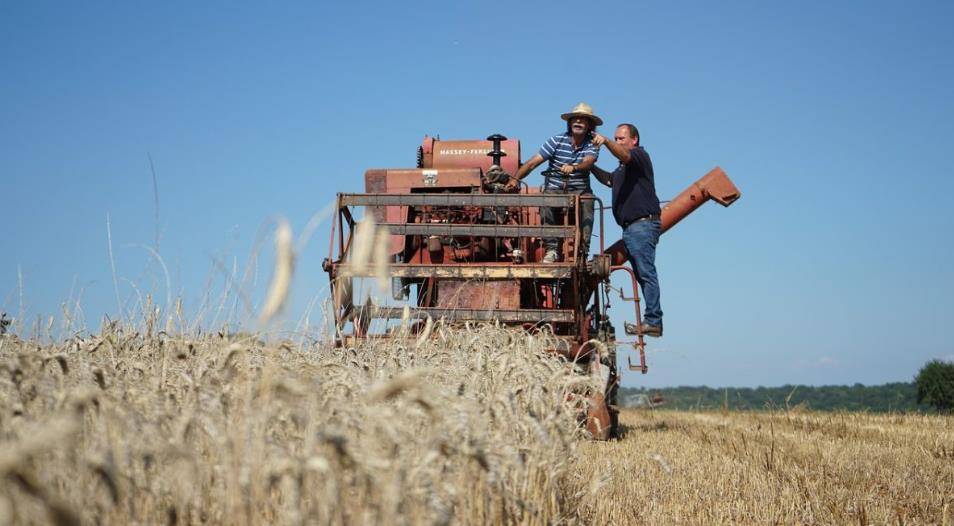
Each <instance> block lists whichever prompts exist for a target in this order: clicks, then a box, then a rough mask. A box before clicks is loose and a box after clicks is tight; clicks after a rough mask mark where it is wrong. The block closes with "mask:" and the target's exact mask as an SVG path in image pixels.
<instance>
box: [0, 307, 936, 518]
mask: <svg viewBox="0 0 954 526" xmlns="http://www.w3.org/2000/svg"><path fill="white" fill-rule="evenodd" d="M408 342H409V343H404V344H400V345H399V344H385V343H383V342H381V341H377V342H375V341H372V342H368V343H367V344H365V345H363V346H361V347H358V348H353V349H333V348H330V347H328V346H327V345H325V344H321V343H319V342H311V343H308V342H306V341H301V342H295V343H291V342H289V343H271V344H265V343H263V342H261V341H259V339H258V338H257V337H255V336H250V335H244V336H243V335H233V336H229V335H217V334H212V335H207V336H202V337H196V338H192V339H185V338H182V337H169V336H166V335H164V334H152V333H151V331H150V330H148V329H141V330H139V331H138V332H137V331H133V330H123V329H122V328H121V327H120V326H119V325H117V324H113V325H107V327H106V329H105V330H103V331H102V332H101V333H100V334H98V335H96V336H91V337H83V338H73V339H70V340H67V341H65V342H62V343H58V344H52V343H44V344H40V343H37V342H35V341H24V340H21V339H19V338H17V337H16V336H13V335H9V334H8V335H5V336H0V524H46V523H56V524H133V523H138V524H203V523H204V524H402V523H403V524H499V523H505V524H512V523H520V524H719V523H736V524H738V523H741V524H889V523H890V524H951V523H952V522H951V521H952V515H954V511H952V510H951V507H954V506H952V503H954V419H952V418H950V417H937V416H923V415H868V414H847V413H833V414H827V413H810V412H800V411H797V410H792V411H785V412H775V413H733V412H730V413H727V414H722V413H718V412H715V413H682V412H665V411H651V410H644V411H624V412H623V414H622V422H623V424H624V435H623V437H622V438H621V439H619V440H613V441H609V442H593V441H589V440H587V439H586V438H585V436H584V433H583V432H582V431H581V430H580V429H579V428H578V422H577V419H576V414H577V413H576V410H577V407H576V405H577V404H579V399H578V398H575V397H573V396H569V395H570V393H574V392H580V390H581V389H583V390H585V389H586V388H587V385H586V382H587V380H586V379H585V377H581V376H579V375H578V374H576V373H574V371H573V370H572V365H571V364H567V363H564V362H560V361H557V360H555V359H553V358H551V357H550V356H549V355H546V354H545V353H544V352H543V349H544V348H546V347H547V342H546V341H545V337H543V336H528V335H526V334H523V333H518V332H513V331H509V330H505V329H502V328H497V327H493V326H481V327H470V328H457V329H450V328H447V327H444V326H442V325H440V324H433V326H430V327H429V328H428V329H427V331H426V333H425V334H424V335H422V337H421V338H419V340H418V341H414V340H408Z"/></svg>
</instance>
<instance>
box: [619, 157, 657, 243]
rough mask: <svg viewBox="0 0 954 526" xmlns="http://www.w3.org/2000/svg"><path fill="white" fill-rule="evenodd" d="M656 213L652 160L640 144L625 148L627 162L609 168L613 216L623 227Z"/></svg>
mask: <svg viewBox="0 0 954 526" xmlns="http://www.w3.org/2000/svg"><path fill="white" fill-rule="evenodd" d="M658 213H659V198H658V197H656V183H655V181H654V179H653V162H652V161H651V160H650V159H649V154H648V153H646V150H644V149H643V147H642V146H637V147H635V148H633V149H632V150H630V151H629V162H628V163H626V164H623V163H620V165H619V168H617V169H616V170H615V171H613V217H615V218H616V223H618V224H619V226H623V225H625V224H626V223H630V222H632V221H633V220H634V219H638V218H640V217H643V216H648V215H651V214H658Z"/></svg>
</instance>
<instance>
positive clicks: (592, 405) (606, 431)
mask: <svg viewBox="0 0 954 526" xmlns="http://www.w3.org/2000/svg"><path fill="white" fill-rule="evenodd" d="M586 402H587V410H586V430H587V431H588V432H589V434H590V437H591V438H593V439H594V440H608V439H610V438H611V437H612V436H613V435H615V425H614V422H613V420H614V419H613V417H612V415H611V412H610V409H609V406H607V405H606V397H604V396H603V394H602V393H597V394H594V395H593V396H591V397H589V398H588V399H587V401H586Z"/></svg>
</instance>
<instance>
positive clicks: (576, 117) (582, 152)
mask: <svg viewBox="0 0 954 526" xmlns="http://www.w3.org/2000/svg"><path fill="white" fill-rule="evenodd" d="M560 117H561V118H562V119H563V120H565V121H566V122H567V124H566V133H561V134H558V135H554V136H553V137H550V138H549V139H548V140H547V142H546V143H544V145H543V146H542V147H541V148H540V151H539V152H538V153H537V154H536V155H534V156H533V157H531V158H530V160H529V161H527V162H526V163H525V164H523V165H521V166H520V168H519V169H518V170H517V173H516V174H515V175H514V179H513V180H512V183H511V184H512V185H513V186H516V184H517V181H519V180H520V179H523V178H524V177H526V176H527V174H529V173H530V172H532V171H533V170H534V169H535V168H536V167H537V166H540V165H541V164H543V162H544V161H549V165H548V167H547V170H546V172H545V174H546V175H545V178H544V183H543V192H544V193H577V194H581V195H592V194H593V190H592V189H591V188H590V167H592V166H593V163H595V162H596V159H597V157H599V153H600V149H599V147H598V146H596V145H594V144H593V142H592V138H593V130H595V129H596V127H597V126H599V125H601V124H603V119H600V118H599V117H597V116H596V115H595V114H594V113H593V108H591V107H590V106H589V104H586V103H584V102H581V103H579V104H577V105H576V107H574V108H573V109H572V110H571V111H570V112H569V113H564V114H563V115H561V116H560ZM562 213H563V210H562V209H558V208H550V207H541V208H540V221H541V222H542V223H543V224H544V225H554V224H562V222H563V217H562ZM580 230H581V232H580V234H581V244H582V247H579V248H580V254H582V256H583V257H584V258H586V255H587V252H588V251H589V245H590V233H591V232H592V231H593V201H592V200H590V199H587V200H584V201H581V203H580ZM544 246H545V247H546V249H547V250H546V254H545V255H544V256H543V262H544V263H555V262H557V261H559V260H560V252H559V246H560V241H559V240H558V239H545V240H544Z"/></svg>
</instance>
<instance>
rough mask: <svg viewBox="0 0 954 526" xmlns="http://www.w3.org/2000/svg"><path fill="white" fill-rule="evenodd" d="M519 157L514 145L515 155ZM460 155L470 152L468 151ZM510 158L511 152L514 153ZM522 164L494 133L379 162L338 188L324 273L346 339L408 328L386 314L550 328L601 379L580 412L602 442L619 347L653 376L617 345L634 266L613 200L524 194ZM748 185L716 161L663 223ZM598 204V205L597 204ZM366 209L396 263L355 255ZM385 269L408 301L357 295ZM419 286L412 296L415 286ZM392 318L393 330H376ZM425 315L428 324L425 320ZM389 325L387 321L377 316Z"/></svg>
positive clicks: (399, 296) (613, 422) (561, 348)
mask: <svg viewBox="0 0 954 526" xmlns="http://www.w3.org/2000/svg"><path fill="white" fill-rule="evenodd" d="M507 150H509V152H510V153H508V151H507ZM459 152H463V153H462V154H461V153H459ZM508 157H509V158H508ZM518 164H519V142H518V141H514V140H508V139H506V138H505V137H503V136H500V135H494V136H491V137H488V139H487V140H486V141H439V140H438V139H432V138H428V137H425V141H424V144H423V145H422V147H421V148H419V151H418V167H417V168H413V169H392V170H369V171H368V172H366V174H365V186H366V193H340V194H338V196H337V202H336V213H335V215H334V218H333V220H332V233H331V239H330V247H329V257H328V258H327V259H326V260H325V262H324V270H325V271H327V272H328V274H329V279H330V280H331V289H332V297H333V312H334V318H335V327H336V331H337V335H338V339H337V341H338V343H339V344H340V345H348V344H350V343H351V342H352V341H353V340H354V339H359V338H369V337H375V338H390V337H394V336H395V335H397V334H401V335H403V337H407V336H408V334H407V333H408V331H406V330H405V331H396V330H393V329H395V328H396V326H395V327H391V329H392V330H391V331H390V332H389V331H388V330H387V329H388V324H389V322H388V320H395V319H401V320H402V325H401V326H403V327H407V326H408V323H409V322H410V323H411V331H410V332H411V334H412V335H413V333H414V332H416V331H419V330H420V329H421V328H422V327H423V326H424V325H425V323H424V322H423V320H426V319H427V318H431V319H433V320H437V319H443V320H445V321H446V322H449V323H463V322H468V321H476V322H491V321H494V322H498V323H502V324H505V325H509V326H515V327H521V328H523V329H524V330H527V331H535V330H546V331H547V332H548V333H549V334H552V336H553V338H552V341H554V342H556V343H555V344H554V348H553V349H551V350H552V352H554V353H556V354H559V355H561V356H563V357H564V358H566V359H567V360H570V361H572V362H574V363H575V364H577V366H578V367H579V368H580V369H581V370H582V371H583V372H584V373H586V374H590V375H592V376H593V377H594V378H595V379H596V380H597V381H598V382H599V384H600V385H601V386H602V388H601V392H596V393H590V394H589V396H588V398H587V402H588V403H587V410H586V411H585V412H584V414H582V415H581V420H582V421H584V422H585V426H586V428H587V430H588V431H589V432H590V434H591V435H592V436H593V437H595V438H600V439H605V438H608V437H610V436H612V435H613V434H615V433H616V432H617V430H618V421H617V413H618V411H617V408H616V393H617V390H618V386H619V380H620V374H619V371H618V370H617V365H616V347H617V345H621V344H628V345H632V346H633V348H634V349H635V351H636V353H637V356H638V363H636V364H634V363H632V360H631V359H628V360H629V369H630V370H635V371H639V372H641V373H644V374H645V373H646V372H647V371H648V366H647V364H646V352H645V349H646V342H645V339H644V335H643V334H641V333H638V332H637V334H636V335H635V339H634V340H633V341H626V342H622V341H617V340H616V333H615V329H614V327H613V325H612V323H611V322H610V319H609V313H608V308H609V305H610V301H609V299H610V298H609V293H610V288H611V287H610V281H609V277H610V275H611V274H612V273H613V272H617V271H622V272H625V273H627V274H628V276H629V278H630V279H629V286H630V287H631V292H630V295H628V296H627V295H626V294H624V291H619V297H620V298H621V299H623V300H624V301H626V302H631V303H632V304H633V310H634V317H635V321H636V326H637V327H638V326H639V322H640V308H639V294H638V290H639V289H638V287H637V276H636V273H635V272H634V271H633V269H631V268H630V267H629V266H626V265H625V264H624V263H625V261H626V252H625V248H624V247H623V245H622V243H621V242H617V243H615V244H614V245H612V246H611V247H610V248H609V249H606V248H605V245H604V240H605V233H604V220H603V215H604V209H605V207H604V205H603V203H602V201H600V200H599V199H598V198H597V197H595V196H592V195H584V196H581V195H577V194H558V193H540V192H538V191H537V190H536V189H533V188H529V187H526V186H522V187H520V188H519V189H518V190H517V191H514V190H513V189H511V187H509V186H507V185H506V184H505V183H506V182H507V180H508V179H509V177H510V174H512V173H514V172H515V171H516V168H517V166H518ZM738 197H739V192H738V190H737V189H736V188H735V186H734V185H733V184H732V183H731V181H729V180H728V177H726V176H725V174H724V172H722V170H721V169H719V168H716V169H715V170H713V171H712V172H710V173H709V174H707V175H706V176H705V177H703V178H702V179H700V180H699V181H697V182H696V183H695V184H694V185H693V186H690V188H689V189H687V190H686V191H684V192H683V193H682V194H680V196H679V197H677V198H676V199H674V200H673V201H672V202H670V203H669V205H668V206H667V207H666V208H665V209H664V210H663V214H662V222H663V231H665V230H667V229H668V228H669V227H671V226H672V225H674V224H675V223H676V222H678V221H679V220H681V219H682V218H683V217H685V216H686V215H688V214H689V213H691V212H692V210H694V209H695V208H697V207H698V206H699V205H701V204H702V203H704V202H705V201H706V200H708V199H710V198H712V199H715V200H716V201H718V202H720V203H721V204H723V205H724V206H728V205H729V204H731V203H732V202H733V201H735V200H736V199H738ZM588 199H589V200H593V201H594V217H595V218H598V222H599V233H598V239H599V246H598V251H596V250H594V252H595V254H594V256H593V257H592V259H589V260H587V258H586V256H587V254H585V253H581V251H580V248H579V247H581V246H584V247H586V246H587V245H588V243H586V242H584V240H582V239H581V226H580V225H581V221H580V219H581V216H580V210H581V204H582V203H584V201H585V200H588ZM596 205H598V206H596ZM357 207H364V208H365V209H366V212H365V217H368V216H371V217H373V218H374V223H375V224H376V228H377V229H382V231H383V232H385V234H384V235H385V236H387V237H385V238H380V239H385V240H386V242H387V243H388V246H387V249H386V255H387V256H386V257H387V261H386V263H387V264H386V265H380V263H381V262H378V263H379V264H378V265H377V267H376V268H375V266H373V265H372V266H369V265H365V264H364V262H358V261H354V260H353V258H352V256H353V254H352V252H353V249H354V243H355V238H356V230H357V228H358V221H357V220H356V219H355V217H356V214H355V213H354V212H353V209H354V208H357ZM541 207H553V208H556V209H559V210H563V211H564V213H562V214H560V215H561V216H562V224H553V225H544V224H542V221H541V214H540V209H541ZM545 238H555V239H559V240H561V243H560V244H561V245H562V253H563V254H564V255H565V257H564V260H563V261H561V262H558V263H544V262H542V261H541V260H542V258H543V253H544V250H543V243H542V240H543V239H545ZM382 269H384V272H386V275H387V278H388V279H389V280H390V281H391V283H392V287H391V289H392V290H391V292H392V295H393V297H394V299H395V300H399V301H403V300H408V299H410V301H409V302H408V303H407V304H406V305H401V306H387V305H375V304H374V303H373V302H371V301H365V302H364V303H362V304H357V305H356V304H355V302H354V297H353V296H354V286H353V279H354V278H361V277H372V276H374V275H375V274H379V273H380V272H381V271H382ZM412 287H416V294H415V296H414V297H413V299H411V294H410V289H411V288H412ZM375 320H383V321H384V325H385V331H384V332H380V333H377V334H373V333H371V332H370V330H371V329H372V322H373V321H375ZM417 321H420V323H417ZM378 325H380V324H378Z"/></svg>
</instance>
